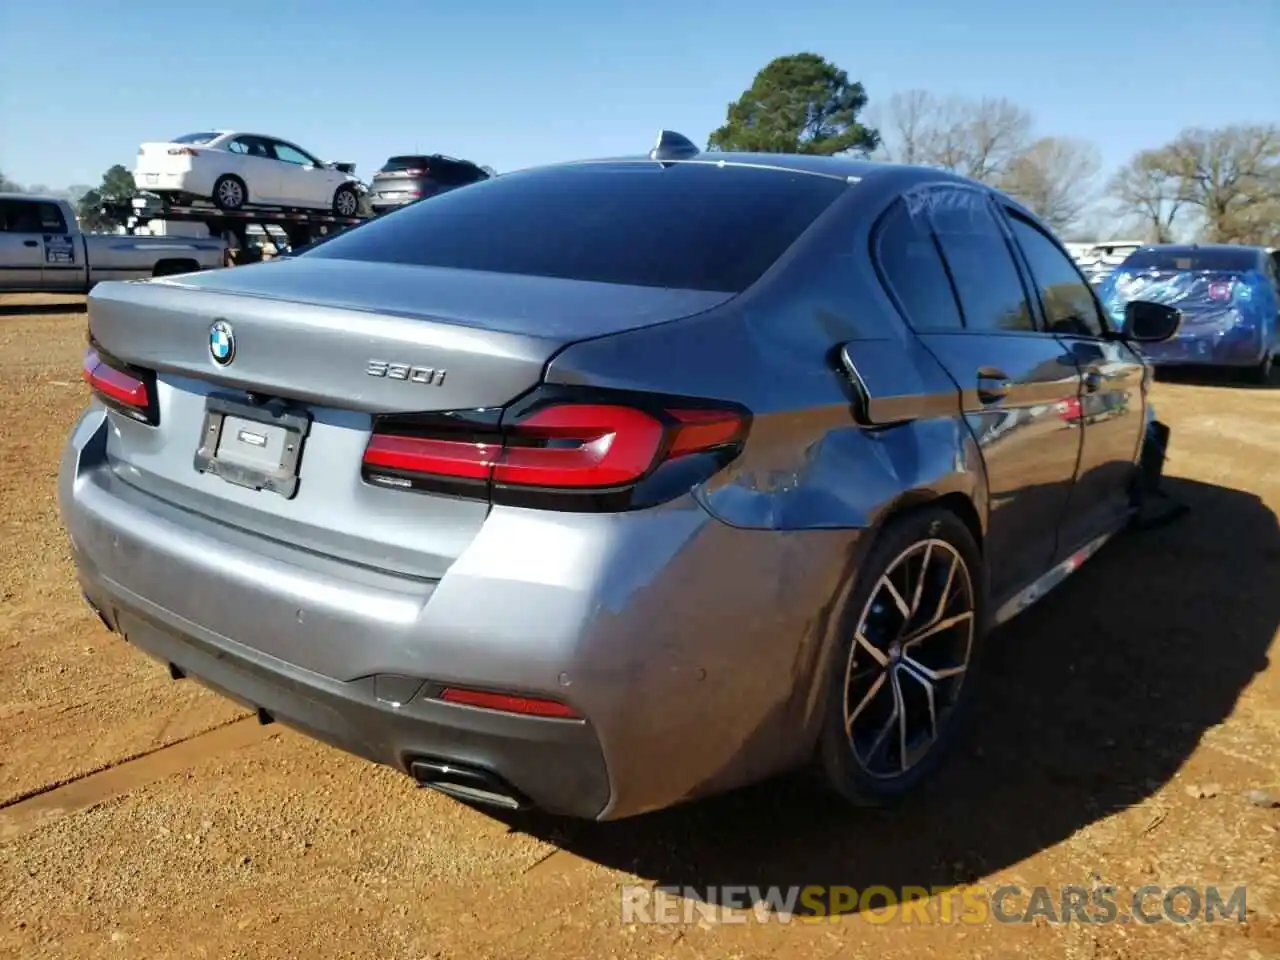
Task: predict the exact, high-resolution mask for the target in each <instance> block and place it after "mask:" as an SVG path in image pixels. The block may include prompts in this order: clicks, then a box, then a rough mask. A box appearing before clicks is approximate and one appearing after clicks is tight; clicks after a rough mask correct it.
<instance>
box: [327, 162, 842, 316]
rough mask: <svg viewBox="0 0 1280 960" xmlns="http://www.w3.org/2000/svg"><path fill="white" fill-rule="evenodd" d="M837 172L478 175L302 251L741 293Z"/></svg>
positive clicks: (621, 166)
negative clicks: (472, 180)
mask: <svg viewBox="0 0 1280 960" xmlns="http://www.w3.org/2000/svg"><path fill="white" fill-rule="evenodd" d="M846 189H847V185H846V183H845V182H844V181H842V180H837V179H834V178H829V177H819V176H813V175H810V174H801V173H792V172H782V171H778V170H762V169H759V168H752V167H733V166H727V167H719V166H716V165H713V164H693V163H680V164H674V165H670V166H667V167H663V166H662V165H661V164H658V163H644V162H635V163H630V162H625V163H587V164H572V165H566V166H561V167H548V168H543V169H539V170H530V171H526V172H523V173H515V174H509V175H507V176H504V177H494V178H491V179H488V180H483V181H480V182H479V183H476V184H474V185H472V186H469V187H467V188H466V189H465V190H454V191H450V192H448V193H443V194H440V195H439V196H436V197H432V198H431V199H429V200H424V201H422V202H420V203H415V204H412V205H410V206H407V207H405V208H403V209H401V210H399V211H396V212H395V213H391V214H388V215H387V216H385V217H381V218H379V219H378V220H375V221H373V222H372V223H369V224H367V225H366V226H365V227H363V228H362V229H360V230H357V231H353V232H352V233H350V234H348V235H346V236H341V237H335V238H334V239H333V240H331V241H329V242H328V243H325V244H324V245H323V246H321V247H318V248H316V249H315V250H314V251H309V252H308V253H307V254H306V256H314V257H321V258H326V259H335V260H363V261H375V262H382V263H404V264H417V265H419V266H430V267H450V268H454V269H460V270H482V271H487V272H491V273H508V274H521V275H525V276H539V277H555V278H560V279H566V280H589V281H596V282H600V283H617V284H627V285H633V286H644V287H669V288H673V289H685V290H709V291H716V292H723V293H740V292H742V291H743V290H745V289H746V288H747V287H749V286H750V285H751V284H752V283H754V282H755V280H756V279H758V278H759V277H760V275H761V274H762V273H764V272H765V271H766V270H767V269H768V268H769V267H770V266H771V265H772V264H773V263H774V261H775V260H777V259H778V258H779V257H780V256H781V255H782V254H783V253H784V252H785V251H786V249H787V248H788V247H789V246H791V244H792V243H793V242H795V240H796V238H798V237H799V236H800V234H801V233H803V232H804V230H805V229H806V228H807V227H808V226H809V225H810V224H811V223H812V222H813V221H814V219H815V218H816V217H817V216H818V215H819V214H820V213H822V212H823V211H824V210H825V209H826V208H827V207H828V206H830V205H831V203H832V202H833V201H834V200H835V199H836V198H837V197H839V196H840V195H841V194H842V193H843V192H844V191H845V190H846Z"/></svg>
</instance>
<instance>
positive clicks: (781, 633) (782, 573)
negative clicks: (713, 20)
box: [547, 198, 986, 789]
mask: <svg viewBox="0 0 1280 960" xmlns="http://www.w3.org/2000/svg"><path fill="white" fill-rule="evenodd" d="M872 199H873V198H869V200H868V204H858V203H856V202H854V203H852V204H846V203H845V202H844V201H841V203H840V204H839V205H838V208H837V209H833V210H831V211H828V213H827V214H825V215H824V217H823V218H822V220H821V221H820V222H819V224H818V225H817V226H816V227H815V228H814V231H815V232H814V233H812V234H809V235H806V236H805V237H804V238H802V239H801V241H800V243H799V244H798V245H797V246H796V247H794V248H793V250H792V252H791V253H789V254H788V255H787V257H786V258H784V260H783V261H782V262H780V263H779V264H778V265H776V266H775V268H774V270H773V271H771V273H770V274H769V275H768V276H767V277H766V278H765V279H764V280H762V281H761V283H760V284H758V285H757V287H756V288H754V289H753V290H752V291H750V292H749V293H748V294H745V295H743V296H741V297H739V298H737V299H736V300H734V301H731V302H730V303H729V304H727V305H725V306H723V307H720V308H716V309H713V310H711V311H709V312H707V313H704V314H702V315H701V316H698V317H693V318H689V319H685V320H679V321H674V322H671V323H668V324H664V325H659V326H655V327H650V328H647V329H644V330H638V331H634V332H630V333H623V334H619V335H615V336H611V337H605V338H601V339H598V340H594V341H590V342H586V343H581V344H577V345H574V346H571V347H569V348H568V349H566V350H565V351H563V352H562V353H560V354H559V355H558V356H556V357H555V358H554V359H553V360H552V362H551V363H550V364H549V368H548V372H547V379H548V380H550V381H551V382H556V383H566V384H572V383H583V384H593V385H597V386H610V387H614V388H618V389H627V390H650V391H657V392H665V393H671V394H677V395H685V396H695V397H705V398H707V399H721V400H728V401H734V402H738V403H742V404H745V405H746V406H747V407H748V408H749V409H750V410H751V411H752V412H753V415H754V419H753V423H752V428H751V433H750V436H749V439H748V442H747V445H746V448H745V450H744V452H743V454H742V455H741V456H740V457H739V458H738V460H737V461H736V462H734V463H733V464H731V465H730V466H729V467H728V468H727V469H725V470H723V471H722V472H721V473H719V474H718V475H716V476H715V477H714V478H713V479H712V480H711V481H710V482H707V483H705V484H703V485H701V486H699V487H697V488H695V490H694V491H693V497H694V499H695V501H696V502H698V503H699V504H700V505H701V506H702V508H703V509H704V510H705V511H706V512H707V513H708V514H709V515H710V517H711V518H714V519H712V520H711V522H710V524H709V525H708V527H706V528H704V529H702V530H701V531H700V532H699V533H698V535H697V536H694V537H690V538H689V539H688V540H687V541H686V542H684V543H682V544H680V547H679V549H678V550H677V551H675V552H674V553H673V554H672V555H671V556H670V558H669V559H667V560H666V561H665V566H664V570H663V572H662V573H661V574H659V576H657V577H655V578H654V579H653V580H652V582H649V583H647V584H646V585H645V587H644V589H643V590H635V591H632V592H631V594H630V595H629V598H628V602H627V606H628V607H633V608H634V609H636V610H642V611H644V612H645V614H644V615H641V616H636V617H625V618H624V617H618V618H611V620H610V626H609V629H610V630H611V631H613V633H615V634H617V635H616V636H612V637H611V638H610V640H609V643H608V646H610V647H611V648H614V649H616V648H618V647H619V646H622V647H623V648H629V647H628V645H631V646H633V647H634V648H635V649H638V650H643V649H648V648H650V647H652V646H653V645H654V644H655V643H658V644H659V646H660V649H662V650H665V651H668V655H667V656H665V657H662V658H659V659H660V662H659V663H657V664H656V665H653V666H652V669H654V670H674V669H676V667H675V664H676V663H677V662H678V661H679V659H680V657H690V656H695V655H696V656H700V657H701V658H702V659H701V661H700V662H714V663H722V664H728V663H734V664H736V665H737V666H736V667H734V668H733V670H732V671H730V673H731V674H732V675H733V676H734V679H733V681H732V682H723V681H722V683H723V686H722V685H719V684H717V685H714V686H713V685H710V684H704V685H703V687H702V689H701V690H700V692H699V693H698V697H697V700H698V704H697V705H696V706H690V707H688V708H687V709H688V710H691V711H694V712H695V713H696V714H697V715H699V716H704V717H713V716H717V715H718V716H728V715H732V716H735V717H736V718H737V719H738V722H737V723H736V724H735V725H734V729H733V730H724V731H717V730H716V729H714V726H713V727H712V728H708V727H707V724H705V723H703V724H701V726H698V725H696V724H695V727H694V728H693V729H703V730H705V733H704V734H701V735H700V736H699V738H698V739H699V743H698V744H697V747H698V749H699V750H700V751H702V752H703V753H704V755H707V756H722V757H725V758H733V759H732V760H729V761H727V765H726V767H725V769H724V770H723V771H722V773H721V775H720V777H719V779H718V780H717V781H716V782H715V783H714V787H715V788H716V789H719V788H723V787H725V786H730V785H733V784H734V783H735V782H739V781H743V780H748V779H751V778H752V777H754V776H758V775H760V774H761V773H765V772H769V771H771V770H774V769H780V768H785V767H786V766H787V765H788V764H789V763H793V762H796V761H797V760H799V759H801V758H802V756H803V755H804V754H805V752H806V751H807V750H808V748H809V746H810V745H811V743H812V737H813V736H815V735H816V731H817V729H818V725H819V723H820V717H821V713H820V710H821V706H822V702H823V698H822V691H823V690H824V687H823V685H822V681H823V678H824V677H825V675H826V673H825V669H824V667H823V665H824V664H825V663H826V662H827V657H828V656H829V651H830V649H831V646H832V644H833V643H834V642H835V637H834V635H833V630H834V628H835V620H836V617H837V616H838V612H839V610H840V608H841V602H842V600H843V597H844V595H845V591H847V590H848V589H849V588H850V585H851V583H852V579H853V578H852V574H853V571H854V570H856V568H857V565H858V563H859V561H860V559H861V557H862V556H863V555H864V554H865V551H866V550H867V548H868V547H869V545H870V544H871V543H872V542H873V541H874V537H875V535H876V534H877V533H878V530H879V528H880V526H881V525H882V524H883V523H884V522H885V520H886V519H887V518H888V517H889V516H891V515H892V514H893V513H894V512H895V511H896V510H898V509H899V508H904V507H907V506H910V505H913V504H917V503H923V502H928V501H932V500H935V499H937V498H939V497H941V496H944V495H948V494H952V495H958V496H959V497H962V498H963V499H964V500H965V501H967V502H968V503H969V504H971V505H972V507H973V512H974V514H975V515H976V521H977V525H978V526H979V527H980V528H981V527H982V526H983V525H984V524H985V504H986V481H985V475H984V471H983V468H982V458H981V454H980V453H979V450H978V448H977V445H976V443H975V441H974V439H973V437H972V434H971V433H970V431H969V429H968V427H967V425H966V424H965V422H964V420H963V418H962V417H961V416H960V403H959V392H958V388H957V387H956V385H955V383H954V382H953V381H952V380H951V379H950V378H949V377H948V375H947V374H946V372H945V371H944V370H943V369H942V368H941V367H940V366H939V365H938V363H937V362H936V361H935V360H934V359H933V357H932V356H931V355H930V354H929V353H928V352H927V351H926V350H925V349H924V348H923V346H921V344H920V343H919V341H918V340H917V339H916V338H915V337H914V335H912V334H910V333H909V332H908V331H907V330H906V329H905V325H904V324H902V323H901V321H900V320H899V319H898V318H897V316H896V314H895V313H894V311H893V308H892V305H891V304H890V302H889V301H888V299H887V297H886V296H885V294H884V292H883V290H882V289H881V287H880V285H879V281H878V279H877V278H876V277H875V275H874V273H873V272H872V271H871V269H870V267H869V263H868V257H867V255H866V253H865V251H866V250H867V245H866V244H867V239H868V238H867V227H866V224H869V223H870V222H871V220H872V219H873V214H872V213H870V212H869V210H868V205H869V204H870V202H871V200H872ZM840 207H843V208H844V209H839V208H840ZM818 227H823V229H821V230H819V229H817V228H818ZM842 346H843V347H846V348H847V350H848V352H849V354H850V356H851V357H853V358H854V359H855V361H856V362H857V364H858V365H859V369H860V370H863V369H865V371H866V372H867V379H868V380H870V381H872V384H873V389H874V390H875V392H876V393H877V395H878V396H879V397H882V398H884V397H896V398H897V403H898V409H899V410H900V411H901V414H902V415H903V416H904V418H905V419H904V421H903V422H902V423H900V424H898V425H895V426H889V427H884V428H879V429H869V428H867V427H865V426H862V425H860V423H859V422H858V416H857V412H856V411H857V410H858V405H859V400H858V395H857V393H856V392H855V391H854V389H853V388H852V385H851V382H850V380H849V378H848V376H847V375H846V374H845V373H844V372H843V369H842V366H841V361H840V350H841V348H842ZM645 549H646V548H645V545H643V544H641V545H638V546H637V550H638V551H644V550H645ZM726 609H732V611H733V616H732V620H731V625H732V629H716V628H715V627H714V625H713V624H714V622H715V611H716V610H721V611H724V610H726ZM680 610H687V611H698V612H695V613H691V614H690V615H688V616H686V617H680V618H679V619H677V618H675V617H674V616H673V615H672V611H680ZM657 617H660V618H661V623H662V624H663V627H664V631H666V632H665V633H664V635H663V636H662V638H661V639H660V641H659V640H656V638H655V637H653V635H652V627H651V625H652V624H653V622H654V619H655V618H657ZM723 625H724V627H726V628H727V627H729V626H730V622H729V621H725V622H724V624H723ZM628 629H629V630H632V631H634V633H635V635H634V636H630V635H627V636H623V635H622V634H623V633H625V631H626V630H628ZM671 651H685V652H684V653H682V654H680V655H679V656H676V655H675V654H672V653H670V652H671ZM688 651H696V654H694V653H689V652H688ZM657 680H658V678H657V677H655V678H654V681H655V682H657ZM748 692H749V695H747V694H748ZM721 698H723V701H724V702H720V700H721ZM717 711H719V713H717ZM609 752H610V754H611V755H617V752H616V751H613V750H610V751H609Z"/></svg>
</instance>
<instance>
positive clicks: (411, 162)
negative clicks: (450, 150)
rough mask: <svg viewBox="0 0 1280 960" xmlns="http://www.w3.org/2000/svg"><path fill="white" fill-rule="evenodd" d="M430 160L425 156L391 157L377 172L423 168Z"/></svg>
mask: <svg viewBox="0 0 1280 960" xmlns="http://www.w3.org/2000/svg"><path fill="white" fill-rule="evenodd" d="M430 162H431V161H430V160H429V159H428V158H427V157H392V158H391V159H390V160H388V161H387V162H386V163H384V164H383V165H382V169H381V170H379V171H378V172H379V173H396V172H397V171H400V170H425V169H426V168H427V165H428V164H429V163H430Z"/></svg>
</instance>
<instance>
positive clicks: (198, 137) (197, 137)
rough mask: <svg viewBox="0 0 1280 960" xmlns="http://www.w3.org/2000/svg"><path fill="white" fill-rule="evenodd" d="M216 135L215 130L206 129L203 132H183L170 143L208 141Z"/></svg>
mask: <svg viewBox="0 0 1280 960" xmlns="http://www.w3.org/2000/svg"><path fill="white" fill-rule="evenodd" d="M217 136H218V134H217V132H216V131H206V132H204V133H184V134H183V135H182V136H180V137H174V138H173V139H172V140H170V141H169V142H170V143H208V142H209V141H210V140H213V139H215V138H216V137H217Z"/></svg>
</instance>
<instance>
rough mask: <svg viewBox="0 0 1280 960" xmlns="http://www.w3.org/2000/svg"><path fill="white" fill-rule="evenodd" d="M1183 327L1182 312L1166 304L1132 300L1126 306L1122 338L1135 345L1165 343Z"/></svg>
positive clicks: (1121, 331)
mask: <svg viewBox="0 0 1280 960" xmlns="http://www.w3.org/2000/svg"><path fill="white" fill-rule="evenodd" d="M1181 327H1182V311H1181V310H1179V309H1178V308H1177V307H1171V306H1169V305H1168V304H1166V303H1152V302H1151V301H1150V300H1130V301H1129V302H1128V303H1126V304H1125V306H1124V326H1123V327H1122V328H1121V330H1120V336H1121V337H1123V338H1124V339H1125V340H1132V341H1134V342H1135V343H1164V342H1165V341H1166V340H1170V339H1172V338H1173V337H1174V336H1175V335H1176V334H1177V333H1178V330H1179V329H1180V328H1181Z"/></svg>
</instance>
